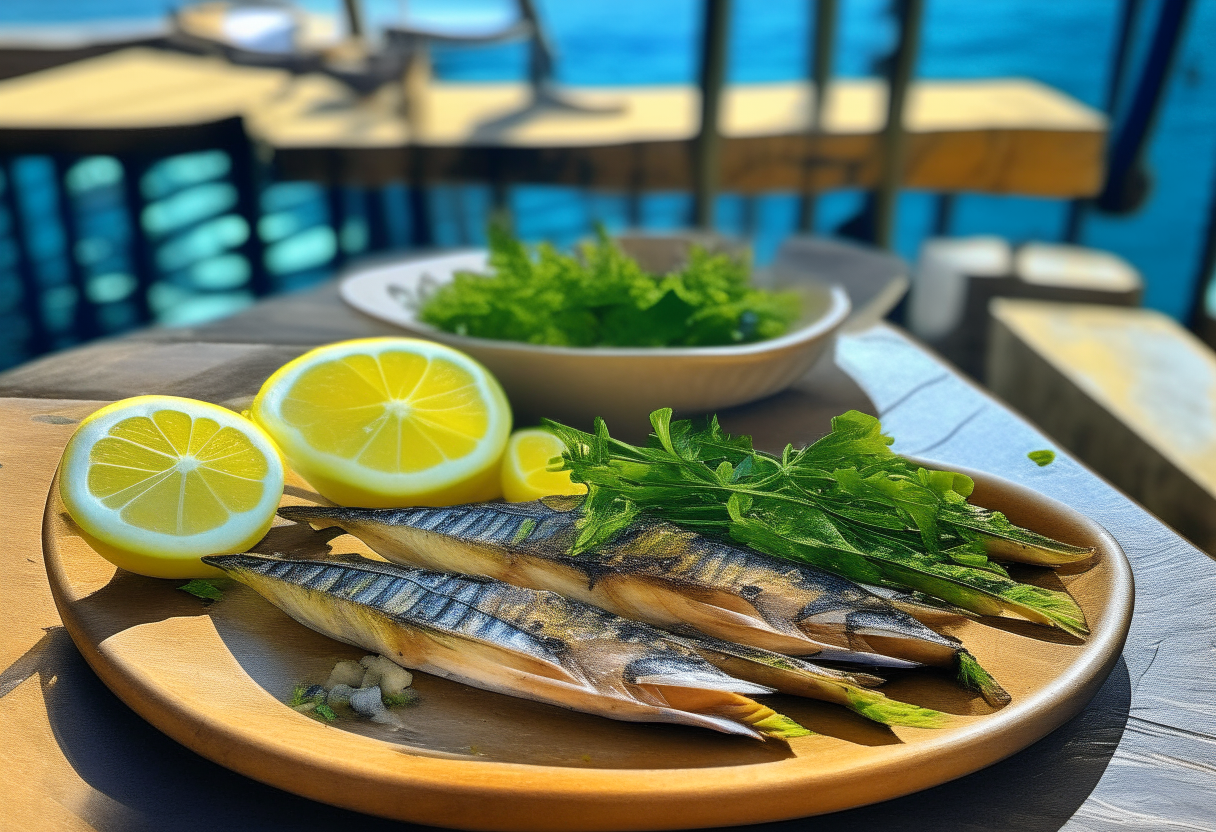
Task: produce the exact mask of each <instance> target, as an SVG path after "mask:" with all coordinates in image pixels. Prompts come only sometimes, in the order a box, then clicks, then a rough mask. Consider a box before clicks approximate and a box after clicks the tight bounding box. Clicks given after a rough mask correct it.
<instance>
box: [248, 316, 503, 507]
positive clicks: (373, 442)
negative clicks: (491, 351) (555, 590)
mask: <svg viewBox="0 0 1216 832" xmlns="http://www.w3.org/2000/svg"><path fill="white" fill-rule="evenodd" d="M253 416H254V419H255V420H256V421H257V422H258V423H259V424H261V425H262V426H263V427H265V428H266V430H267V431H268V432H269V433H270V434H271V435H272V436H273V437H274V438H275V439H276V441H278V442H279V445H280V447H282V448H283V451H284V453H285V454H286V455H287V457H288V460H289V461H290V462H291V464H292V466H293V467H294V468H295V469H296V470H297V471H298V472H299V473H300V474H301V475H302V476H303V477H304V478H305V479H307V480H308V481H309V482H310V483H311V484H312V485H313V486H314V487H316V488H317V490H318V491H320V492H321V493H322V494H323V495H325V496H326V497H329V498H330V499H332V500H334V501H335V502H338V503H342V504H346V505H406V504H412V503H417V502H427V503H433V504H446V503H449V502H463V501H472V500H477V499H490V498H492V497H495V496H497V490H498V484H497V476H490V477H489V478H488V479H487V477H486V476H485V472H486V471H487V470H492V469H496V468H497V465H498V460H499V459H500V458H501V455H502V449H503V447H504V446H505V444H506V439H507V436H508V434H509V433H510V409H509V407H508V405H507V402H506V397H505V395H504V394H503V393H502V389H501V388H500V387H499V386H498V382H497V381H496V380H495V379H494V378H493V376H491V375H490V374H489V372H488V371H487V370H485V368H484V367H482V366H481V365H479V364H477V362H475V361H473V359H471V358H469V357H468V356H466V355H464V354H463V353H460V352H457V351H456V350H453V349H451V348H449V347H444V346H442V345H440V344H434V343H431V342H425V341H417V340H413V339H403V338H384V339H378V338H377V339H364V340H360V341H349V342H343V343H339V344H333V345H330V346H328V347H321V348H319V349H317V350H314V351H313V352H310V353H308V354H306V355H304V356H301V357H300V358H298V359H296V360H295V361H293V362H291V363H290V364H288V365H287V366H286V367H284V368H282V369H281V370H280V371H279V372H278V373H276V374H275V375H274V376H272V377H271V378H270V380H268V381H267V382H266V384H265V385H264V386H263V388H262V390H261V392H259V394H258V398H257V400H256V401H255V402H254V407H253ZM466 486H467V487H466Z"/></svg>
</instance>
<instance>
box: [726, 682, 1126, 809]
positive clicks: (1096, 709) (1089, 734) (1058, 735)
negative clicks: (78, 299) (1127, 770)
mask: <svg viewBox="0 0 1216 832" xmlns="http://www.w3.org/2000/svg"><path fill="white" fill-rule="evenodd" d="M1131 698H1132V691H1131V678H1130V676H1129V675H1128V672H1127V665H1126V664H1125V663H1124V661H1123V659H1122V658H1120V659H1119V662H1118V664H1116V665H1115V669H1114V670H1113V671H1112V672H1111V674H1110V677H1109V678H1108V679H1107V680H1106V683H1105V684H1104V685H1103V686H1102V688H1101V689H1100V690H1099V691H1098V693H1097V695H1096V696H1095V697H1094V698H1093V701H1092V702H1090V704H1089V706H1088V707H1087V708H1086V709H1085V710H1084V711H1083V712H1081V713H1080V714H1079V715H1078V716H1076V717H1074V718H1073V719H1072V720H1070V721H1069V722H1067V723H1065V724H1064V725H1062V726H1061V727H1060V728H1058V729H1056V730H1055V731H1053V732H1052V733H1051V734H1049V735H1047V736H1046V737H1044V738H1043V739H1041V740H1039V741H1038V742H1037V743H1035V744H1034V745H1032V746H1030V747H1029V748H1027V749H1025V750H1023V751H1021V752H1020V753H1018V754H1015V755H1014V756H1012V757H1010V758H1008V759H1006V760H1002V761H1001V762H999V763H996V764H995V765H991V766H989V767H988V768H986V769H983V770H981V771H977V772H976V773H975V774H970V775H968V776H966V777H962V778H959V779H958V780H955V781H953V782H950V783H946V784H944V785H941V786H937V787H935V788H932V789H926V790H925V791H922V792H917V793H916V794H911V795H908V796H907V797H901V798H898V799H896V800H889V801H887V802H885V803H878V804H875V805H873V806H863V807H862V808H860V809H851V810H849V811H846V812H837V813H836V814H834V815H826V816H822V817H817V818H799V819H797V820H790V821H783V822H780V823H769V824H761V825H758V826H749V827H736V828H738V829H743V828H746V829H753V830H756V832H795V830H797V831H798V832H801V831H802V830H810V829H814V830H815V832H863V830H864V832H875V830H882V832H905V830H917V832H924V830H933V832H938V830H951V832H965V831H966V830H976V832H978V831H979V830H983V832H1055V830H1057V829H1059V828H1060V827H1062V826H1063V825H1064V824H1065V823H1066V822H1067V821H1068V819H1069V818H1070V817H1072V815H1073V814H1074V813H1075V812H1076V811H1077V809H1078V808H1079V807H1080V806H1081V804H1082V803H1084V802H1085V799H1086V798H1087V797H1089V795H1090V793H1091V792H1092V791H1093V790H1094V788H1095V787H1096V786H1097V785H1098V781H1099V780H1100V779H1101V778H1102V773H1103V772H1104V771H1106V767H1107V765H1109V763H1110V760H1111V757H1113V756H1114V753H1115V749H1116V748H1117V747H1118V745H1119V738H1120V737H1122V736H1123V728H1124V726H1125V725H1126V724H1127V719H1128V713H1129V711H1130V710H1131Z"/></svg>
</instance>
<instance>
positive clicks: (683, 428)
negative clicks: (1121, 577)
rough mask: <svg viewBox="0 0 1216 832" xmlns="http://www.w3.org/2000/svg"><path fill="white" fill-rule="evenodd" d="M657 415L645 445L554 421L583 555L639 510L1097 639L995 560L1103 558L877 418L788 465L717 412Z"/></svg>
mask: <svg viewBox="0 0 1216 832" xmlns="http://www.w3.org/2000/svg"><path fill="white" fill-rule="evenodd" d="M650 420H651V425H652V427H653V434H652V436H651V441H650V443H649V444H648V445H647V446H646V447H637V446H634V445H630V444H628V443H625V442H621V441H619V440H617V439H613V438H612V437H611V436H610V435H609V433H608V429H607V426H606V425H605V424H604V422H603V420H598V419H597V420H596V423H595V429H594V433H585V432H583V431H580V430H577V429H575V428H571V427H568V426H565V425H561V424H558V423H555V422H547V423H546V424H547V426H548V427H549V429H550V430H552V431H553V432H554V433H555V434H556V435H557V436H559V437H560V438H561V439H562V441H563V442H564V443H565V445H566V452H565V453H564V454H563V457H562V458H563V460H564V468H565V469H567V470H569V471H570V472H571V478H572V479H573V480H574V481H575V482H582V483H585V484H586V485H587V486H588V489H589V494H588V497H587V499H586V501H585V502H584V504H583V512H584V516H583V520H582V527H581V529H580V533H579V537H578V539H577V541H576V543H575V546H574V550H573V552H572V553H573V554H576V555H577V554H578V553H579V552H580V551H586V550H587V549H590V548H591V547H593V546H595V545H597V544H599V543H602V542H603V541H604V540H605V539H606V538H611V537H612V535H613V534H614V533H615V530H616V529H619V528H622V527H623V526H625V525H628V523H629V522H631V521H632V520H633V518H634V517H635V516H637V515H638V514H639V513H640V514H645V515H649V516H652V517H658V518H661V519H663V520H666V521H668V522H671V523H675V524H677V525H679V526H682V527H684V528H687V529H690V530H693V531H696V532H699V533H702V534H707V535H716V536H718V537H724V538H730V539H731V540H734V541H736V542H738V543H742V544H744V545H747V546H750V547H752V548H754V549H757V550H759V551H761V552H764V553H766V554H769V555H773V556H776V557H781V558H786V559H788V560H794V561H802V562H806V563H811V564H814V565H816V566H819V567H821V568H824V569H827V570H830V571H832V572H836V573H837V574H839V575H842V576H844V577H846V578H850V579H851V580H854V581H857V582H860V583H865V584H875V585H878V586H885V587H890V588H896V589H905V590H913V591H918V592H922V593H925V594H927V595H930V596H932V597H934V598H939V599H941V600H943V601H946V602H948V603H950V604H953V605H955V606H957V607H961V608H962V609H965V610H969V611H971V612H974V613H977V614H980V615H994V616H1009V615H1012V616H1015V617H1021V618H1026V619H1029V620H1031V621H1035V622H1038V623H1040V624H1045V625H1049V626H1055V627H1059V628H1060V629H1063V630H1065V631H1067V632H1069V633H1072V634H1074V635H1083V634H1085V633H1087V632H1088V630H1087V627H1086V623H1085V617H1084V614H1083V613H1082V612H1081V608H1080V607H1079V606H1077V604H1076V602H1075V601H1074V600H1073V599H1072V598H1071V597H1070V596H1069V595H1068V594H1067V593H1065V592H1059V591H1055V590H1050V589H1044V588H1041V587H1037V586H1033V585H1030V584H1024V583H1019V582H1017V581H1015V580H1013V579H1011V578H1010V577H1009V575H1008V573H1007V572H1006V571H1005V569H1004V568H1003V567H1002V566H1000V565H999V564H998V563H996V562H994V561H992V560H990V559H989V554H990V553H992V554H997V555H999V556H1001V557H1002V558H1004V559H1010V560H1019V561H1023V562H1030V563H1039V564H1045V565H1056V564H1058V563H1065V562H1071V561H1075V560H1081V559H1083V558H1085V557H1089V556H1090V555H1092V550H1089V549H1084V548H1081V547H1072V546H1068V545H1066V544H1062V543H1059V542H1057V541H1053V540H1051V539H1049V538H1046V537H1043V536H1042V535H1038V534H1035V533H1033V532H1030V531H1027V530H1025V529H1021V528H1019V527H1017V526H1014V525H1013V524H1012V523H1010V522H1009V521H1008V520H1007V519H1006V518H1005V517H1004V515H1002V514H1001V513H1000V512H995V511H988V510H986V509H983V508H980V507H977V506H973V505H971V504H970V503H968V502H967V497H969V496H970V495H971V493H972V490H973V489H974V487H975V483H974V482H973V481H972V480H971V478H970V477H967V476H966V475H964V474H959V473H954V472H950V471H935V470H930V469H926V468H924V467H922V466H920V465H918V464H916V463H915V462H912V461H910V460H908V459H905V458H904V457H901V456H899V455H897V454H895V453H894V452H892V451H891V449H890V445H891V443H892V441H893V440H892V439H891V437H889V436H887V435H885V434H884V433H883V432H882V426H881V424H880V423H879V421H878V419H876V418H874V417H873V416H869V415H867V414H864V413H859V412H857V411H849V412H848V413H845V414H843V415H841V416H837V417H836V418H834V419H833V420H832V430H831V432H830V433H829V434H827V435H826V436H824V437H823V438H822V439H820V440H819V441H817V442H815V443H814V444H812V445H808V446H807V447H804V448H802V449H799V450H795V449H794V448H793V447H792V446H788V445H787V446H786V448H785V450H784V451H783V452H782V453H781V455H780V456H775V455H772V454H768V453H764V452H762V451H757V450H755V449H754V448H753V447H752V442H751V439H750V437H747V436H731V435H729V434H727V433H725V432H723V431H722V429H721V428H720V427H719V425H718V422H717V419H716V417H715V418H714V419H711V420H710V421H709V422H708V424H707V425H705V426H703V427H698V426H696V425H694V424H693V423H692V422H690V421H679V422H672V421H671V410H670V409H669V408H664V409H662V410H657V411H655V412H654V413H652V414H651V417H650Z"/></svg>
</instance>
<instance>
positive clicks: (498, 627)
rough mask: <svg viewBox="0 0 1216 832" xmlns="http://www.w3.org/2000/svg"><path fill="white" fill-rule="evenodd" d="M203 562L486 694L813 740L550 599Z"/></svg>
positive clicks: (414, 578)
mask: <svg viewBox="0 0 1216 832" xmlns="http://www.w3.org/2000/svg"><path fill="white" fill-rule="evenodd" d="M205 562H206V563H208V564H210V565H211V566H215V567H218V568H220V569H222V570H224V571H225V572H226V573H227V574H228V575H230V576H231V577H233V578H235V579H236V580H238V581H240V582H241V583H244V584H246V585H247V586H249V587H251V588H252V589H254V590H255V591H256V592H258V593H259V594H260V595H262V596H263V597H265V598H266V599H267V600H269V601H270V602H271V603H273V604H274V605H275V606H277V607H279V608H280V609H282V610H283V611H284V612H286V613H287V614H288V615H290V616H291V617H292V618H294V619H296V620H297V621H299V622H300V623H301V624H303V625H305V626H306V627H309V628H311V629H313V630H316V631H317V632H320V633H322V634H324V635H327V636H329V637H331V638H334V639H337V640H338V641H342V642H345V643H347V644H352V645H355V646H358V647H361V648H363V649H365V650H370V651H374V652H377V653H379V654H380V655H383V656H385V657H386V658H389V659H391V660H393V661H395V662H396V663H398V664H400V665H402V666H403V667H408V668H412V669H416V670H421V671H424V672H426V673H431V674H433V675H436V676H442V677H445V678H448V679H453V680H456V681H459V682H463V683H465V684H469V685H472V686H474V687H478V688H482V689H484V690H490V691H495V692H498V693H504V694H507V695H510V696H517V697H521V698H524V699H533V700H536V701H539V702H545V703H548V704H551V705H557V706H560V707H563V708H568V709H570V710H575V711H582V712H586V713H593V714H599V715H600V716H605V717H610V718H612V719H621V720H628V721H635V722H671V723H676V724H681V725H693V726H699V727H703V728H710V729H713V730H715V731H721V732H724V733H729V734H739V735H743V736H747V737H752V738H755V739H764V738H765V737H766V736H772V737H780V738H789V737H792V736H801V735H804V734H806V733H809V732H807V731H806V730H805V729H802V728H801V726H798V725H797V724H796V723H794V722H793V721H792V720H789V719H788V718H786V717H782V716H781V715H780V714H776V713H775V712H774V711H772V710H771V709H770V708H767V707H766V706H764V705H761V704H760V703H757V702H754V701H752V700H751V699H749V698H747V697H746V696H745V695H744V694H749V695H756V694H765V693H771V692H772V690H773V689H772V688H769V687H766V686H762V685H758V684H755V683H752V682H746V681H742V680H739V679H735V678H732V677H730V676H728V675H727V674H725V673H723V672H722V671H720V670H718V669H717V668H716V667H714V666H713V665H712V664H710V663H709V662H707V661H705V660H704V659H703V658H701V657H700V656H699V655H698V654H697V653H696V652H695V651H693V650H692V649H690V648H688V647H686V646H685V645H683V644H680V643H679V642H677V641H675V640H672V639H670V638H668V637H666V636H665V634H663V633H661V632H659V631H658V630H656V629H655V628H653V627H649V626H647V625H645V624H640V623H638V622H635V621H627V620H625V619H622V618H620V617H618V616H615V615H612V614H611V613H608V612H604V611H603V610H599V609H596V608H594V607H590V606H588V605H586V604H580V603H578V602H576V601H570V600H568V599H566V598H562V597H561V596H559V595H555V594H554V593H551V592H539V591H536V590H529V589H523V588H520V587H515V586H511V585H509V584H504V583H502V582H500V581H495V580H492V579H489V578H483V577H470V576H465V575H451V574H446V573H441V572H434V571H431V570H424V569H406V568H402V567H400V566H396V565H394V564H388V563H381V562H378V561H373V560H368V559H366V558H361V557H358V556H354V555H348V556H331V557H328V558H325V559H320V560H317V559H293V558H287V557H283V556H269V555H260V554H238V555H217V556H208V557H207V558H205Z"/></svg>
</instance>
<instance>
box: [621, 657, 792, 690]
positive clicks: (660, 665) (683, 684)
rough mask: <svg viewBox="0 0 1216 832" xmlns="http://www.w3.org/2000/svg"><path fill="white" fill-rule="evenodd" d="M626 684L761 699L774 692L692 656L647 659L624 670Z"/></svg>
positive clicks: (637, 661) (634, 662) (631, 664)
mask: <svg viewBox="0 0 1216 832" xmlns="http://www.w3.org/2000/svg"><path fill="white" fill-rule="evenodd" d="M625 681H627V682H629V683H630V684H634V685H656V686H659V687H675V688H697V689H699V690H715V691H724V692H727V693H747V694H751V695H753V696H763V695H764V694H768V693H775V692H776V691H775V689H774V688H770V687H766V686H764V685H758V684H755V683H754V682H745V681H743V680H742V679H736V678H734V677H733V676H729V675H727V674H726V673H723V672H722V671H721V670H719V669H718V668H716V667H714V666H713V665H712V664H710V663H709V662H707V661H705V660H704V659H702V658H700V657H694V656H671V655H667V656H647V657H644V658H640V659H634V660H633V661H631V662H630V663H629V664H627V665H626V666H625Z"/></svg>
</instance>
